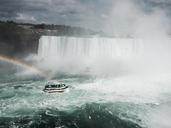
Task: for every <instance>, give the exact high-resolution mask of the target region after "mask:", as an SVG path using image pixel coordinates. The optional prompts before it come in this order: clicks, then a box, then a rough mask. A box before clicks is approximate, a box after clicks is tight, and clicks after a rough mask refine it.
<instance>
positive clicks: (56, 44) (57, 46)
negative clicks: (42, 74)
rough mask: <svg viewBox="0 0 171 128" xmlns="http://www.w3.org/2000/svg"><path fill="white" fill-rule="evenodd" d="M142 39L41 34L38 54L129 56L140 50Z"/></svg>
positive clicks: (46, 55) (44, 56) (53, 55)
mask: <svg viewBox="0 0 171 128" xmlns="http://www.w3.org/2000/svg"><path fill="white" fill-rule="evenodd" d="M141 47H142V41H141V40H140V39H133V38H104V37H91V38H81V37H61V36H41V38H40V40H39V47H38V56H39V57H40V58H42V59H50V58H51V59H59V58H78V57H80V58H82V59H84V58H98V57H100V58H101V57H107V58H129V57H132V56H134V55H137V54H138V53H139V52H140V51H141V50H140V48H141Z"/></svg>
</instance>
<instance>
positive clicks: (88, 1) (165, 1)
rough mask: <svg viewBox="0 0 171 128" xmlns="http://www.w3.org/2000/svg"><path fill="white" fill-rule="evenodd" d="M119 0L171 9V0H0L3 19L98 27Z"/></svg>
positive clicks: (147, 7) (109, 14) (141, 6)
mask: <svg viewBox="0 0 171 128" xmlns="http://www.w3.org/2000/svg"><path fill="white" fill-rule="evenodd" d="M116 1H122V2H123V3H124V2H125V1H132V2H133V3H134V4H135V5H136V6H138V8H141V9H142V10H143V11H144V12H147V13H148V12H150V11H152V10H153V9H156V8H159V9H161V10H163V11H165V12H166V14H167V15H169V12H170V11H171V0H0V19H1V20H15V21H20V22H32V23H53V24H67V25H74V26H86V27H92V26H96V27H98V26H100V25H101V24H102V23H104V21H106V20H108V19H109V18H110V17H111V13H110V12H111V10H113V8H114V7H116V6H115V3H116ZM121 11H122V10H121Z"/></svg>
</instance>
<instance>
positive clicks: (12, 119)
mask: <svg viewBox="0 0 171 128" xmlns="http://www.w3.org/2000/svg"><path fill="white" fill-rule="evenodd" d="M44 38H45V37H44ZM52 39H53V40H56V39H54V37H53V38H50V40H52ZM58 40H59V39H58ZM63 40H64V39H63ZM72 40H73V39H72ZM104 40H105V39H104ZM79 41H80V39H79ZM44 42H45V43H47V38H46V39H45V41H44ZM49 42H50V41H49ZM101 44H102V45H100V46H99V47H103V43H101ZM42 45H43V44H41V46H40V47H44V48H45V47H47V48H49V47H48V46H47V45H46V46H42ZM66 45H67V43H66ZM69 45H70V44H69ZM95 45H97V44H94V45H93V47H94V46H95ZM109 45H110V44H109ZM112 45H113V44H112ZM58 46H60V43H59V42H58ZM132 46H133V45H132ZM138 46H140V45H138ZM61 47H62V48H60V47H56V48H60V49H63V50H65V49H66V47H65V46H61ZM78 47H83V46H82V45H80V44H79V46H78V45H76V44H75V46H74V48H73V49H76V48H78ZM84 47H85V46H84ZM88 47H90V46H88ZM109 47H110V46H109ZM112 47H114V46H112ZM53 48H54V47H51V49H53ZM132 48H135V47H131V48H130V49H132ZM92 49H93V48H92ZM118 49H122V46H121V45H120V46H118ZM130 49H127V48H126V51H129V56H132V54H133V53H132V52H130V51H131V50H130ZM39 50H40V49H39ZM42 50H43V49H41V50H40V51H39V52H40V53H39V57H40V56H41V57H43V56H46V57H47V56H52V59H49V61H48V63H45V64H44V63H43V60H39V61H41V62H38V63H36V64H35V65H37V66H39V68H40V69H42V70H43V69H46V70H44V74H45V75H47V76H51V77H47V78H44V75H43V76H41V75H40V74H36V73H33V72H30V71H28V69H27V68H25V67H24V68H23V67H21V66H17V65H14V64H12V63H9V62H5V61H0V67H1V68H0V76H1V77H0V128H170V127H171V124H170V119H171V116H170V115H171V109H170V107H171V100H170V99H171V79H170V76H171V73H170V71H169V70H167V69H168V67H167V65H165V66H164V67H165V68H166V69H165V68H163V65H162V64H159V65H158V64H157V61H155V60H154V61H155V62H154V63H156V65H157V68H158V70H156V65H154V63H152V62H151V63H150V64H146V63H143V66H142V62H144V60H143V61H139V60H138V61H135V58H136V57H135V56H134V64H133V62H132V60H131V61H129V60H130V58H129V57H127V58H129V60H128V59H125V58H124V59H122V60H118V59H116V57H114V58H115V59H114V61H110V60H108V59H107V60H105V62H104V59H103V61H101V60H99V59H98V60H96V63H98V64H96V63H95V62H92V60H91V63H88V64H87V63H85V62H83V61H81V59H79V61H78V59H77V61H76V62H75V61H74V63H71V61H66V60H64V62H61V60H60V62H61V63H60V64H61V65H58V66H57V67H56V68H55V65H54V63H53V64H52V60H53V62H55V64H56V63H58V64H59V60H54V54H59V53H56V52H52V53H53V54H50V55H48V54H47V53H48V52H47V50H46V49H44V50H45V51H46V52H43V53H42ZM49 50H50V49H49ZM63 50H62V51H63ZM135 51H136V50H135ZM71 52H73V53H74V51H72V50H70V51H69V53H71ZM105 53H106V54H109V52H107V50H106V51H105ZM122 53H123V54H122ZM81 54H85V55H84V56H88V54H93V51H91V50H90V51H89V52H84V53H81ZM96 54H99V53H98V52H96V53H94V55H96ZM121 54H122V55H123V56H124V55H125V50H123V51H122V52H118V55H121ZM79 55H80V54H79ZM113 55H115V53H112V57H113ZM74 56H75V55H74ZM58 58H59V57H58ZM93 59H94V58H93ZM116 60H117V61H116ZM66 62H67V64H65V65H64V63H66ZM69 62H70V63H69ZM77 63H79V64H81V65H84V66H78V64H77ZM99 63H100V64H99ZM164 63H165V62H164ZM49 64H51V65H49ZM75 65H76V66H77V68H76V67H74V66H75ZM151 65H153V68H152V67H151ZM148 66H149V67H148ZM47 67H50V68H47ZM140 67H141V68H140ZM142 67H146V68H143V69H142ZM159 67H160V68H161V67H162V68H161V69H160V68H159ZM61 68H62V70H61ZM52 69H53V71H52ZM76 69H77V70H76ZM78 69H79V70H78ZM49 79H53V80H57V81H59V82H62V83H66V84H67V85H70V87H69V91H66V92H64V93H52V94H51V93H50V94H49V93H44V92H43V91H42V90H43V88H44V86H45V84H46V82H47V81H48V80H49Z"/></svg>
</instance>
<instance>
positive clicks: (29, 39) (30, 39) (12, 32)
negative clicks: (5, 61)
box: [0, 22, 40, 56]
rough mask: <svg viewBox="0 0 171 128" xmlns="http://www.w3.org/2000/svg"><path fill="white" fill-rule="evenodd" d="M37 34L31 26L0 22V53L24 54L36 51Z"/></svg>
mask: <svg viewBox="0 0 171 128" xmlns="http://www.w3.org/2000/svg"><path fill="white" fill-rule="evenodd" d="M39 36H40V35H39V34H38V33H36V31H35V30H33V29H32V28H24V27H22V26H19V25H17V24H15V23H11V22H10V23H8V22H1V23H0V54H3V55H10V56H15V55H19V54H20V55H24V54H27V53H30V52H31V53H36V52H37V46H38V39H39Z"/></svg>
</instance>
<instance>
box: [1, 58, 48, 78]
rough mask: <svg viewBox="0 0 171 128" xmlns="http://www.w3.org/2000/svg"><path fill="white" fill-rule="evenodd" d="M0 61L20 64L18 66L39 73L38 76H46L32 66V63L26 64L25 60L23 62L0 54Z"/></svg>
mask: <svg viewBox="0 0 171 128" xmlns="http://www.w3.org/2000/svg"><path fill="white" fill-rule="evenodd" d="M0 61H4V62H7V63H11V64H14V65H17V66H20V67H22V68H25V69H28V70H30V71H32V72H34V73H36V74H39V75H40V76H43V77H46V75H45V74H44V73H43V72H42V71H41V70H40V69H38V68H36V67H34V66H33V65H30V64H27V63H26V62H23V61H21V60H18V59H15V58H11V57H7V56H2V55H0Z"/></svg>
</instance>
